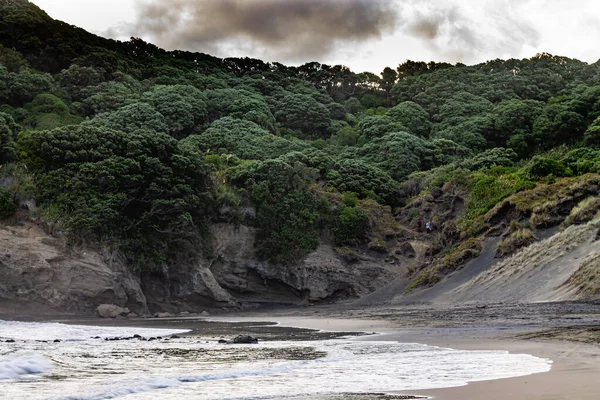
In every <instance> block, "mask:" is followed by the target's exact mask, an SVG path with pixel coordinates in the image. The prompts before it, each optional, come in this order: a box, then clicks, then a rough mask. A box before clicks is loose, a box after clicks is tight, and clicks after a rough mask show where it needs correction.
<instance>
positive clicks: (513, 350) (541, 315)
mask: <svg viewBox="0 0 600 400" xmlns="http://www.w3.org/2000/svg"><path fill="white" fill-rule="evenodd" d="M599 308H600V307H598V306H597V305H595V304H589V303H577V304H570V303H564V304H556V303H554V304H552V303H549V304H537V305H503V304H500V305H485V306H482V305H479V306H477V305H473V306H463V307H447V306H431V305H427V306H425V305H419V306H413V307H397V306H394V307H390V306H385V307H368V308H356V307H353V306H352V305H350V304H347V305H325V306H315V307H304V308H273V309H269V310H261V309H256V310H248V311H245V312H233V313H232V312H227V313H214V314H213V315H211V316H208V317H195V316H192V317H173V318H146V319H129V320H112V319H98V318H90V317H85V318H77V317H73V316H70V317H65V316H62V317H59V318H51V316H47V317H43V316H39V315H38V316H36V317H35V318H31V317H30V318H25V317H23V316H22V318H17V317H18V316H15V315H13V316H12V317H13V318H16V319H27V320H30V321H31V320H33V319H35V320H37V321H42V322H47V321H56V322H61V323H67V324H69V325H86V326H99V327H116V328H119V329H125V330H128V331H129V332H134V331H131V328H143V329H153V330H156V329H168V330H173V331H175V330H182V331H187V333H183V334H182V336H184V337H185V336H188V338H198V339H200V338H201V339H202V340H208V341H216V340H217V339H219V338H225V339H231V338H232V337H235V335H237V334H251V335H253V336H256V337H258V338H259V339H260V340H261V341H266V342H265V343H268V342H272V343H286V342H288V343H293V342H295V341H298V342H300V343H299V344H298V346H310V342H311V341H314V342H315V343H316V342H319V343H326V342H328V341H331V340H333V341H334V342H335V341H336V339H338V340H339V339H343V338H344V337H349V338H351V341H352V342H361V341H364V342H366V343H365V345H367V346H370V345H369V344H368V343H376V342H380V343H393V342H397V343H401V344H421V345H428V346H435V347H440V348H447V349H454V350H459V351H474V352H477V351H480V352H486V351H489V352H491V353H490V354H498V353H499V352H508V353H510V354H513V355H530V356H535V357H537V358H539V359H544V360H551V361H552V365H551V369H550V371H548V372H543V373H535V374H531V375H525V376H520V377H517V378H507V379H495V378H494V380H485V381H478V382H471V383H469V384H468V385H465V386H460V387H448V388H439V389H427V390H399V391H397V392H395V391H390V390H389V389H388V390H382V392H384V393H387V394H389V395H391V397H387V396H381V395H378V396H375V397H373V396H366V395H360V396H350V395H348V394H345V395H344V396H341V397H340V396H338V397H335V396H328V397H314V396H308V397H305V398H306V399H317V398H318V399H325V398H327V399H330V398H331V399H334V398H343V399H357V400H358V399H360V400H362V399H388V398H390V399H401V398H422V397H429V398H435V399H440V400H455V399H457V400H458V399H461V400H464V399H467V400H469V399H473V400H477V399H486V400H500V399H502V400H506V399H527V400H553V399H557V400H558V399H567V400H568V399H573V400H575V399H577V400H592V399H594V400H596V399H598V393H600V380H599V379H598V376H600V346H598V342H600V336H598V330H597V329H598V328H597V327H598V326H599V325H600V323H599V322H600V318H599V316H600V312H598V311H599V310H598V309H599ZM0 319H8V316H6V315H2V316H0ZM194 340H196V339H194ZM117 343H118V342H117ZM197 343H200V342H197ZM206 343H208V342H206ZM92 345H94V346H97V345H98V344H92ZM124 345H126V344H125V343H124ZM173 345H175V344H172V345H171V346H173ZM182 345H183V346H184V347H185V346H187V345H184V344H183V343H182ZM126 346H129V345H126ZM161 346H163V347H164V346H166V347H165V348H168V346H169V345H167V344H165V345H161ZM177 346H179V345H177ZM304 348H306V349H308V348H307V347H304ZM374 349H376V347H374ZM215 354H216V353H215ZM273 354H278V355H277V357H284V358H285V359H296V358H297V357H300V358H301V359H310V358H311V357H312V358H314V357H320V356H319V355H318V354H317V353H315V354H314V356H313V355H312V354H311V351H305V350H300V352H299V353H298V352H296V351H295V350H294V352H292V353H290V354H287V353H285V354H284V353H279V350H276V352H275V353H273V352H272V351H271V352H269V356H272V355H273ZM261 357H262V356H261ZM389 367H390V366H389V365H378V364H376V363H373V362H372V363H370V364H366V365H365V366H364V367H362V368H363V373H364V375H365V376H367V377H369V376H372V377H374V378H375V377H378V375H379V374H380V373H382V372H383V370H384V369H385V370H386V371H385V373H386V374H388V376H389V375H390V368H389ZM461 367H462V366H461V365H460V364H457V365H456V368H458V369H460V368H461ZM518 367H520V366H519V365H515V368H518ZM399 371H404V372H399V374H400V375H401V374H403V373H406V372H407V371H406V370H405V369H401V368H399ZM409 372H410V371H409ZM515 375H523V373H522V371H521V372H518V373H515ZM412 376H413V378H410V377H407V378H406V379H414V378H415V377H416V376H415V375H412ZM398 378H403V377H402V376H398ZM186 379H187V378H186ZM324 379H325V380H321V382H327V378H324ZM368 380H369V379H367V381H368ZM382 382H385V381H382ZM455 383H456V382H455ZM454 386H456V385H455V384H454ZM355 387H357V386H355ZM370 387H371V390H370V393H376V392H377V391H373V390H372V389H373V387H374V386H373V384H372V382H371V386H370ZM375 387H376V386H375ZM161 390H162V389H161ZM162 393H166V392H162ZM348 393H350V392H348ZM138 396H139V394H138ZM404 396H409V397H404ZM413 396H414V397H413ZM133 398H136V397H135V396H134V397H133ZM273 398H278V397H273ZM302 398H304V397H302Z"/></svg>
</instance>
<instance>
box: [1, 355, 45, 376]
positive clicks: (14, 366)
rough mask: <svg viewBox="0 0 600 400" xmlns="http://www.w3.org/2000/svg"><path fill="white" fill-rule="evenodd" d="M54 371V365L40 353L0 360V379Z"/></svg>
mask: <svg viewBox="0 0 600 400" xmlns="http://www.w3.org/2000/svg"><path fill="white" fill-rule="evenodd" d="M50 369H52V363H50V361H48V360H47V359H46V358H45V357H44V356H42V355H40V354H38V353H24V354H16V355H13V356H8V357H2V358H0V379H16V378H19V377H22V376H24V375H37V374H43V373H44V372H47V371H49V370H50Z"/></svg>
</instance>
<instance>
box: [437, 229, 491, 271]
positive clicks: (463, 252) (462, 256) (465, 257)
mask: <svg viewBox="0 0 600 400" xmlns="http://www.w3.org/2000/svg"><path fill="white" fill-rule="evenodd" d="M482 249H483V245H482V240H481V238H469V239H467V240H465V241H463V242H462V243H460V244H458V245H457V246H455V247H453V248H451V249H449V250H448V251H447V252H446V254H445V255H444V256H443V257H442V258H441V259H440V260H438V261H436V262H435V263H434V264H433V269H434V271H435V272H438V273H442V274H446V273H449V272H452V271H456V270H458V269H460V268H462V267H463V266H464V265H465V264H466V263H467V261H469V260H471V259H473V258H476V257H479V254H481V250H482Z"/></svg>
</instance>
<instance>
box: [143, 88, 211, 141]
mask: <svg viewBox="0 0 600 400" xmlns="http://www.w3.org/2000/svg"><path fill="white" fill-rule="evenodd" d="M143 99H144V101H146V102H148V103H149V104H151V105H153V106H154V108H155V109H156V110H157V111H158V112H159V113H160V114H161V115H163V116H164V117H165V123H166V124H167V126H168V128H169V132H170V133H171V135H173V136H175V137H178V138H181V137H185V136H187V135H189V134H190V133H191V132H192V130H193V128H194V127H195V126H197V125H200V124H203V123H205V122H207V119H208V107H207V105H206V101H205V96H204V94H203V93H202V92H201V91H200V90H198V89H196V88H195V87H193V86H189V85H174V86H163V85H157V86H154V87H153V88H152V91H151V92H147V93H144V95H143Z"/></svg>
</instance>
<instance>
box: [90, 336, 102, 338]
mask: <svg viewBox="0 0 600 400" xmlns="http://www.w3.org/2000/svg"><path fill="white" fill-rule="evenodd" d="M92 339H102V338H101V337H100V336H94V337H93V338H92Z"/></svg>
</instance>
